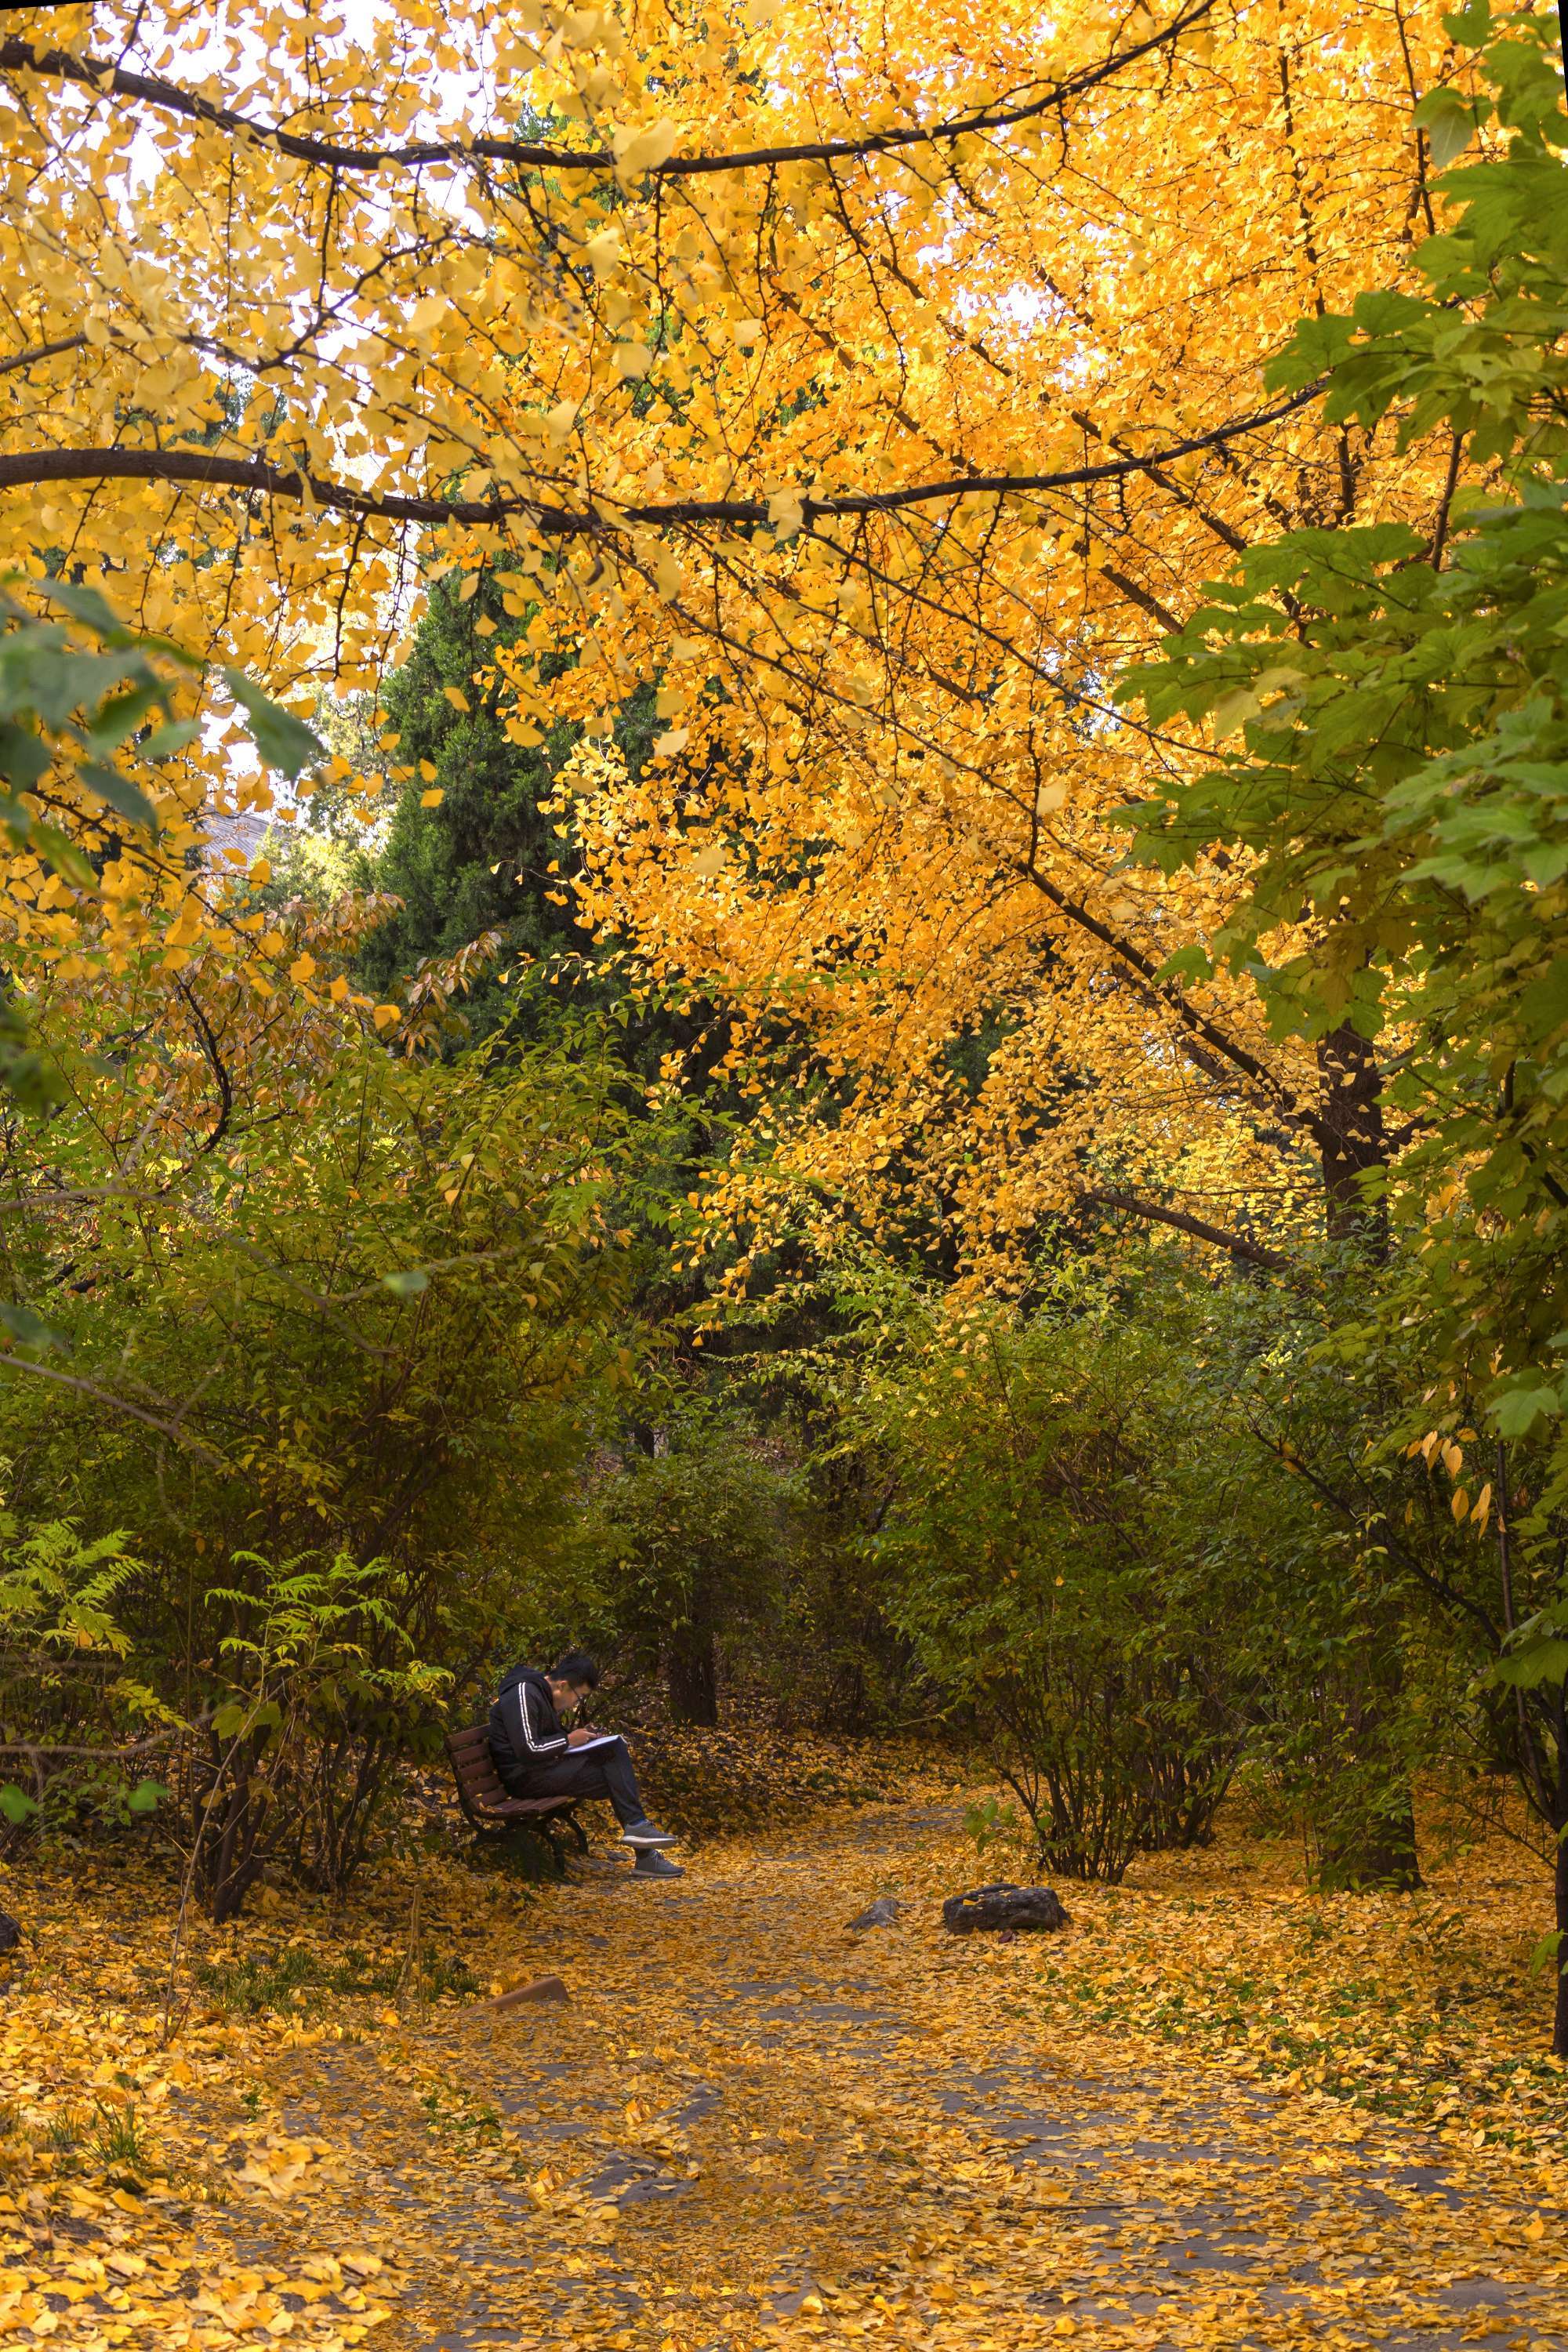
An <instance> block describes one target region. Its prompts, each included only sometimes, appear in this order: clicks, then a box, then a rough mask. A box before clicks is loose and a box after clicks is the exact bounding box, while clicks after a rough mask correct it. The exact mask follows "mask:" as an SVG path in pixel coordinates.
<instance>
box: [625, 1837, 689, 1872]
mask: <svg viewBox="0 0 1568 2352" xmlns="http://www.w3.org/2000/svg"><path fill="white" fill-rule="evenodd" d="M685 1875H686V1873H685V1871H684V1870H682V1868H681V1867H680V1864H679V1863H678V1862H671V1860H670V1858H669V1856H668V1854H667V1853H660V1852H659V1850H658V1847H657V1846H652V1845H645V1846H639V1847H638V1849H637V1860H636V1861H635V1862H634V1863H633V1864H632V1876H633V1877H634V1878H684V1877H685Z"/></svg>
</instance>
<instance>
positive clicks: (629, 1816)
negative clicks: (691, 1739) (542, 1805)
mask: <svg viewBox="0 0 1568 2352" xmlns="http://www.w3.org/2000/svg"><path fill="white" fill-rule="evenodd" d="M506 1785H507V1787H508V1789H509V1790H510V1793H511V1794H512V1795H513V1796H514V1797H608V1799H609V1801H610V1802H611V1804H612V1805H613V1806H614V1807H615V1809H616V1821H618V1822H619V1823H620V1825H621V1827H622V1828H623V1829H625V1828H626V1825H627V1823H628V1822H640V1821H641V1820H642V1818H643V1801H642V1799H641V1798H640V1797H639V1796H638V1794H637V1774H636V1773H635V1772H634V1771H633V1769H632V1759H631V1753H630V1750H629V1749H628V1748H627V1747H626V1741H625V1740H624V1739H617V1740H616V1742H615V1743H614V1745H613V1746H611V1747H609V1748H589V1750H588V1752H587V1754H586V1755H581V1754H578V1753H576V1752H574V1750H573V1749H572V1748H567V1749H566V1750H565V1752H564V1753H563V1755H560V1756H551V1757H547V1758H546V1759H545V1760H544V1762H543V1763H542V1764H531V1765H530V1766H529V1768H528V1770H527V1771H526V1772H524V1773H521V1774H514V1775H513V1776H512V1777H511V1778H510V1780H508V1781H507V1784H506Z"/></svg>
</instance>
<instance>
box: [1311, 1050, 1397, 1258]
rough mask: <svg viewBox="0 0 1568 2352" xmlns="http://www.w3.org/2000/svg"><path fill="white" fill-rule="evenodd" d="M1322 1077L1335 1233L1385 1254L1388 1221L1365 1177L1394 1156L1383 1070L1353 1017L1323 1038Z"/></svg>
mask: <svg viewBox="0 0 1568 2352" xmlns="http://www.w3.org/2000/svg"><path fill="white" fill-rule="evenodd" d="M1318 1076H1319V1077H1320V1079H1321V1082H1322V1089H1323V1107H1322V1117H1323V1126H1324V1129H1325V1130H1326V1133H1325V1135H1324V1139H1323V1147H1322V1170H1323V1194H1324V1203H1325V1222H1326V1223H1327V1226H1328V1233H1329V1238H1330V1240H1331V1241H1352V1240H1359V1241H1362V1242H1363V1243H1366V1244H1371V1245H1372V1246H1373V1248H1374V1249H1375V1250H1376V1251H1377V1252H1378V1254H1379V1255H1382V1252H1383V1250H1384V1247H1385V1246H1386V1242H1387V1231H1386V1220H1385V1218H1384V1213H1383V1210H1382V1209H1381V1207H1379V1206H1378V1205H1377V1204H1376V1203H1375V1202H1374V1203H1372V1204H1370V1205H1369V1203H1368V1202H1367V1199H1366V1195H1365V1192H1364V1190H1363V1178H1364V1177H1365V1176H1366V1175H1367V1174H1368V1173H1369V1172H1370V1171H1372V1170H1373V1169H1374V1168H1382V1167H1384V1166H1385V1165H1386V1164H1387V1160H1388V1139H1387V1136H1386V1133H1385V1131H1384V1124H1383V1074H1382V1072H1381V1071H1380V1070H1379V1068H1378V1066H1377V1056H1376V1055H1375V1054H1374V1053H1373V1049H1372V1047H1371V1045H1369V1044H1368V1043H1367V1040H1366V1039H1365V1038H1364V1037H1363V1035H1362V1034H1361V1032H1360V1030H1359V1029H1352V1026H1351V1024H1350V1023H1349V1022H1348V1021H1342V1023H1341V1024H1340V1025H1339V1027H1338V1028H1337V1029H1335V1030H1332V1031H1331V1033H1330V1034H1329V1035H1328V1036H1326V1037H1324V1038H1321V1039H1320V1041H1319V1044H1318Z"/></svg>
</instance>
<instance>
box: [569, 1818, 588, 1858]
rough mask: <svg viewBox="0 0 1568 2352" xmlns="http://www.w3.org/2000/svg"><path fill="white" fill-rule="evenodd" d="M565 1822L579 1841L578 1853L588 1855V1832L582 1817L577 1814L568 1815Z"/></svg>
mask: <svg viewBox="0 0 1568 2352" xmlns="http://www.w3.org/2000/svg"><path fill="white" fill-rule="evenodd" d="M565 1821H566V1825H567V1827H568V1828H569V1829H570V1831H571V1832H572V1834H573V1836H574V1838H575V1839H576V1841H577V1851H578V1853H587V1851H588V1832H587V1831H586V1830H585V1829H584V1827H583V1822H582V1819H581V1816H580V1815H578V1814H576V1813H568V1814H566V1816H565Z"/></svg>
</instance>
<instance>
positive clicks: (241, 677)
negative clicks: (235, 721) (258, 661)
mask: <svg viewBox="0 0 1568 2352" xmlns="http://www.w3.org/2000/svg"><path fill="white" fill-rule="evenodd" d="M223 677H224V684H225V685H226V687H227V688H228V690H229V692H230V693H231V694H232V695H233V697H234V698H235V700H236V701H237V703H239V704H241V705H242V706H243V708H244V709H245V711H246V713H247V717H248V718H249V720H250V738H251V740H252V742H253V743H254V744H255V746H256V748H257V750H258V751H259V752H260V754H261V756H262V758H263V759H264V760H265V761H266V762H267V764H268V767H269V768H280V769H281V770H282V772H283V773H284V774H285V775H286V776H289V777H290V778H292V777H294V776H297V775H298V774H299V773H300V770H301V768H309V767H311V766H313V765H314V763H315V762H316V761H318V760H324V759H325V758H326V756H327V753H326V746H325V745H324V744H323V743H321V742H320V741H319V740H317V738H316V737H315V736H314V735H313V734H312V733H311V732H310V729H309V728H308V727H307V726H306V725H305V723H304V721H303V719H296V718H295V717H294V715H293V713H292V711H289V710H285V709H283V707H282V705H281V704H280V703H277V702H274V701H273V700H272V698H271V697H270V696H269V695H266V694H263V693H262V691H261V688H259V687H258V685H256V684H255V683H254V681H253V680H252V679H250V678H248V677H247V676H246V675H245V672H244V671H243V670H242V669H226V670H225V672H224V674H223Z"/></svg>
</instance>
